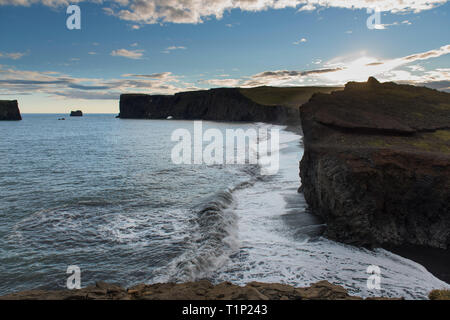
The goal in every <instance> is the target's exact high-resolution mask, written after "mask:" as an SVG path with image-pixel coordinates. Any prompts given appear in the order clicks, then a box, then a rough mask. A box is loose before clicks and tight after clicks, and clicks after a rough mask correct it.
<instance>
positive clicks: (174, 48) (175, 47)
mask: <svg viewBox="0 0 450 320" xmlns="http://www.w3.org/2000/svg"><path fill="white" fill-rule="evenodd" d="M185 49H186V47H183V46H171V47H168V48H167V49H166V50H185Z"/></svg>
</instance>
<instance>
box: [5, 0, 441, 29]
mask: <svg viewBox="0 0 450 320" xmlns="http://www.w3.org/2000/svg"><path fill="white" fill-rule="evenodd" d="M80 2H94V3H99V4H103V3H104V4H110V3H112V4H110V5H109V6H108V7H105V8H104V12H105V13H106V14H109V15H113V16H116V17H119V18H120V19H122V20H126V21H131V22H134V23H137V24H134V25H133V26H132V27H131V28H133V29H139V27H140V26H139V25H138V24H156V23H166V22H171V23H194V24H197V23H202V22H204V21H205V20H206V19H208V18H211V17H213V18H215V19H217V20H219V19H221V18H222V17H223V15H224V13H226V12H229V11H231V10H233V9H239V10H241V11H250V12H257V11H264V10H268V9H284V8H298V9H299V11H314V10H316V9H321V8H345V9H352V10H353V9H366V8H375V7H376V8H377V9H378V10H380V11H389V12H392V13H403V12H411V11H412V12H421V11H424V10H430V9H433V8H435V7H437V6H439V5H442V4H444V3H446V2H447V0H378V1H374V0H183V1H180V0H111V1H108V2H106V1H102V0H71V1H70V3H71V4H76V3H80ZM32 4H43V5H46V6H50V7H56V6H60V5H64V6H67V5H68V4H69V1H68V0H0V5H15V6H30V5H32Z"/></svg>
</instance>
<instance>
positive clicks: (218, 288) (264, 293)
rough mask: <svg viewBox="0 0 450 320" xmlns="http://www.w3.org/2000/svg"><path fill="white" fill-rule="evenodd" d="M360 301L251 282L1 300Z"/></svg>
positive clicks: (320, 290)
mask: <svg viewBox="0 0 450 320" xmlns="http://www.w3.org/2000/svg"><path fill="white" fill-rule="evenodd" d="M96 299H100V300H361V298H360V297H356V296H351V295H349V294H348V292H347V290H345V289H344V288H343V287H341V286H338V285H334V284H331V283H329V282H327V281H319V282H317V283H315V284H312V285H311V286H310V287H305V288H295V287H293V286H289V285H285V284H277V283H261V282H251V283H249V284H247V285H246V286H245V287H240V286H237V285H234V284H232V283H230V282H223V283H220V284H218V285H212V284H211V283H210V282H208V281H205V280H202V281H196V282H187V283H179V284H175V283H157V284H151V285H146V284H139V285H136V286H134V287H131V288H129V289H125V288H122V287H120V286H118V285H114V284H108V283H105V282H97V283H96V285H95V286H89V287H86V288H83V289H80V290H60V291H45V290H30V291H23V292H18V293H13V294H10V295H6V296H2V297H0V300H96ZM370 299H377V300H384V298H370Z"/></svg>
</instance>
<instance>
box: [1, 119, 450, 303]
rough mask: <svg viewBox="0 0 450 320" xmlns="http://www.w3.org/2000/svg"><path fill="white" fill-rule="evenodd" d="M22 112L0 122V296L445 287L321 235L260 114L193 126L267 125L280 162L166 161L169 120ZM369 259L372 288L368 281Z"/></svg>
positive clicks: (416, 269) (292, 148) (404, 262)
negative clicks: (376, 277) (65, 291)
mask: <svg viewBox="0 0 450 320" xmlns="http://www.w3.org/2000/svg"><path fill="white" fill-rule="evenodd" d="M58 117H61V115H28V114H25V115H23V120H22V121H20V122H0V136H1V137H2V138H1V140H0V162H1V164H2V165H1V166H0V294H6V293H10V292H14V291H18V290H26V289H33V288H44V289H55V288H64V287H65V284H66V280H67V277H68V275H67V274H66V270H67V267H68V266H69V265H77V266H79V267H80V268H81V281H82V286H86V285H90V284H93V283H95V281H98V280H103V281H108V282H113V283H118V284H121V285H123V286H131V285H133V284H137V283H142V282H146V283H155V282H163V281H175V282H182V281H189V280H198V279H209V280H211V281H213V282H216V283H217V282H221V281H231V282H234V283H237V284H241V285H242V284H245V283H248V282H250V281H261V282H282V283H287V284H292V285H296V286H306V285H309V284H311V283H312V282H316V281H319V280H329V281H331V282H333V283H336V284H341V285H343V286H344V287H346V288H347V289H349V291H350V292H351V293H352V294H357V295H362V296H365V297H367V296H380V295H384V296H403V297H406V298H411V299H423V298H426V295H427V293H428V292H429V291H430V290H432V289H435V288H444V287H449V286H448V285H447V284H446V283H444V282H442V281H440V280H439V279H437V278H435V277H434V276H433V275H432V274H430V273H429V272H428V271H427V270H426V269H425V268H424V267H423V266H421V265H419V264H417V263H415V262H413V261H411V260H408V259H405V258H402V257H400V256H397V255H395V254H392V253H390V252H388V251H385V250H381V249H378V250H372V251H371V250H367V249H361V248H356V247H352V246H348V245H343V244H339V243H336V242H333V241H330V240H327V239H325V238H323V237H322V236H321V233H322V231H323V228H324V225H323V224H322V222H321V221H319V220H318V219H317V218H316V217H315V216H313V215H311V214H310V213H309V211H308V208H307V205H306V203H305V201H304V198H303V196H302V195H301V194H298V193H297V189H298V187H299V185H300V181H299V176H298V161H299V160H300V159H301V157H302V153H303V148H302V144H301V136H299V135H298V134H295V133H292V132H289V131H286V130H284V127H280V126H271V125H267V124H258V123H256V124H251V123H249V124H236V123H234V124H230V123H218V122H206V121H205V122H203V129H204V130H206V129H208V128H216V129H219V130H221V131H224V130H225V129H227V128H231V129H237V128H242V129H244V130H245V129H249V128H267V129H279V130H281V131H280V148H279V150H278V151H277V152H278V156H279V159H280V170H279V172H278V173H277V174H276V175H261V171H260V168H259V167H258V165H251V164H248V165H205V164H200V165H176V164H174V163H173V162H172V160H171V150H172V148H173V147H174V145H175V142H173V141H171V135H172V133H173V132H174V130H176V129H180V128H185V129H188V130H189V131H191V132H193V125H194V123H193V121H163V120H120V119H115V118H114V115H86V116H84V117H82V118H67V119H66V120H65V121H58V120H57V118H58ZM369 265H376V266H379V268H380V270H381V283H380V285H381V289H380V290H375V289H372V290H371V289H368V287H367V279H368V277H369V276H370V275H369V274H368V273H367V267H368V266H369Z"/></svg>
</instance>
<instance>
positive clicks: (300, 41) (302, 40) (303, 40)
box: [293, 38, 308, 45]
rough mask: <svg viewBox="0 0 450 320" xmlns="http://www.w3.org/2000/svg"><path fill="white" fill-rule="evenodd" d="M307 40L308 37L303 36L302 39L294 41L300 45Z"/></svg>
mask: <svg viewBox="0 0 450 320" xmlns="http://www.w3.org/2000/svg"><path fill="white" fill-rule="evenodd" d="M306 41H308V40H306V38H301V39H300V40H298V41H295V42H293V44H295V45H299V44H301V43H304V42H306Z"/></svg>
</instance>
